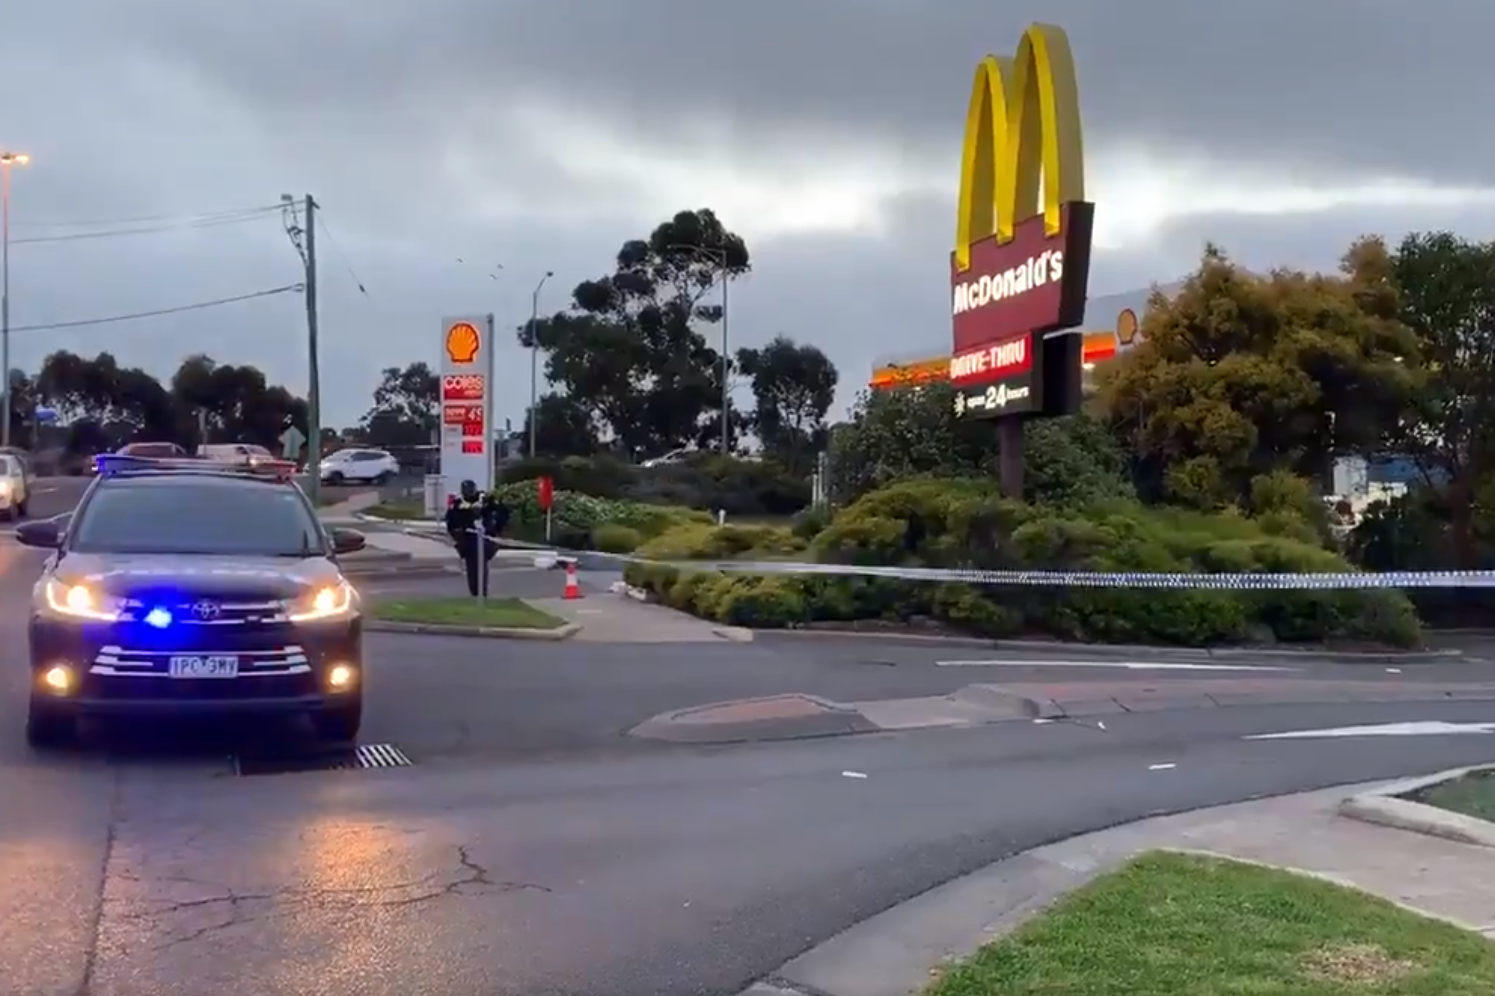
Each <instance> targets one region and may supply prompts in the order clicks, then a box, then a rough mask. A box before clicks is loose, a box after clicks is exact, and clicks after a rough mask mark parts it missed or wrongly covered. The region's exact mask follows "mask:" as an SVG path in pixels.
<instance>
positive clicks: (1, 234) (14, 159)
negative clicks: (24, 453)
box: [0, 149, 31, 446]
mask: <svg viewBox="0 0 1495 996" xmlns="http://www.w3.org/2000/svg"><path fill="white" fill-rule="evenodd" d="M30 161H31V157H30V156H28V155H27V154H26V153H24V152H7V151H6V150H4V149H0V377H3V378H4V384H3V386H0V411H4V413H5V414H4V416H3V417H0V446H9V445H10V421H11V411H10V168H11V167H12V166H25V165H26V164H27V163H29V162H30Z"/></svg>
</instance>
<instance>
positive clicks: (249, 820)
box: [0, 546, 1495, 996]
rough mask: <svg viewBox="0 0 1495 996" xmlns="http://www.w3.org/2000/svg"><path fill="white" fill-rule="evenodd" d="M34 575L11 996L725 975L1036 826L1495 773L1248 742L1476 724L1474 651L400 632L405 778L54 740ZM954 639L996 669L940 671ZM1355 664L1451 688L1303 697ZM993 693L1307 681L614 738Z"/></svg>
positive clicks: (212, 737)
mask: <svg viewBox="0 0 1495 996" xmlns="http://www.w3.org/2000/svg"><path fill="white" fill-rule="evenodd" d="M38 562H39V555H38V554H36V553H35V552H34V551H26V550H22V549H20V548H17V547H14V546H9V547H0V646H3V647H5V648H9V652H10V654H11V655H12V661H11V664H12V666H10V667H7V668H3V669H0V798H4V799H7V800H12V803H11V804H9V805H6V806H3V807H0V881H3V882H4V883H5V884H6V887H5V888H4V889H0V996H11V994H12V993H14V994H16V996H23V994H24V996H54V994H55V996H62V994H67V996H106V994H107V996H148V994H150V996H156V994H160V996H173V994H181V996H200V994H201V993H204V992H209V991H213V992H219V993H223V994H225V996H240V994H242V996H251V994H254V996H262V994H269V996H275V994H285V996H290V994H298V996H299V994H304V993H326V994H342V993H349V994H352V993H358V994H360V996H362V994H370V996H384V994H390V996H393V994H395V993H400V994H402V996H403V994H404V993H408V992H411V991H420V992H428V993H432V994H446V993H452V994H457V993H462V994H472V996H478V994H492V996H498V994H503V996H508V994H520V993H522V994H525V996H550V994H557V996H559V994H566V996H570V994H582V993H586V994H595V993H598V992H617V993H651V994H661V996H675V994H680V996H684V994H692V996H696V994H708V996H710V994H721V996H733V994H736V993H737V992H739V991H740V990H741V989H742V988H743V987H744V986H745V985H747V984H748V983H749V982H750V981H751V980H753V979H755V978H757V977H759V976H762V975H764V974H766V973H768V972H771V971H773V970H775V969H777V968H778V967H779V965H780V964H782V963H783V962H784V961H786V960H788V959H789V958H791V957H793V956H794V955H796V954H798V953H799V952H801V951H803V950H805V949H807V948H808V947H810V946H812V945H814V944H815V943H817V942H819V941H821V940H824V939H826V938H827V937H829V936H831V935H833V934H834V933H836V932H838V931H839V930H841V929H844V928H845V927H847V926H849V925H851V924H852V923H854V922H856V921H857V920H859V919H862V918H864V917H866V916H869V915H872V914H874V913H876V912H879V911H880V910H882V909H884V908H886V907H887V906H889V905H891V904H892V903H894V902H897V901H899V900H901V899H904V898H908V897H910V896H912V895H915V894H917V893H918V892H921V891H923V890H925V889H927V888H929V887H931V886H933V885H936V884H938V883H940V882H943V881H946V880H948V879H950V878H952V877H954V876H956V875H959V874H963V873H965V872H968V871H971V870H974V869H976V868H978V867H980V866H982V865H984V864H986V863H989V862H991V861H994V860H998V859H1000V858H1002V857H1005V856H1008V855H1010V854H1012V853H1014V852H1016V851H1019V850H1022V849H1024V848H1026V847H1029V846H1033V845H1036V844H1038V843H1042V842H1045V841H1049V840H1052V839H1056V838H1058V837H1062V836H1067V835H1069V834H1072V833H1077V832H1083V831H1086V830H1091V829H1096V828H1099V827H1102V826H1106V825H1110V824H1113V823H1117V822H1120V821H1124V820H1129V819H1133V818H1138V817H1142V816H1146V815H1149V814H1152V813H1157V812H1164V811H1172V810H1179V809H1186V808H1192V807H1197V806H1201V805H1209V804H1215V803H1223V802H1228V801H1235V800H1239V799H1243V798H1248V797H1252V796H1257V795H1265V794H1272V793H1278V792H1284V791H1292V790H1299V789H1306V788H1313V787H1320V786H1325V785H1330V784H1335V783H1340V782H1349V781H1360V780H1366V779H1370V778H1377V777H1392V776H1399V775H1408V774H1415V773H1421V772H1427V771H1432V770H1437V769H1440V768H1444V767H1449V766H1454V765H1459V764H1468V763H1476V762H1484V761H1491V760H1495V738H1491V737H1485V736H1478V735H1469V736H1445V737H1419V738H1389V737H1388V738H1367V739H1344V740H1322V741H1244V740H1242V739H1241V738H1242V737H1244V736H1248V735H1251V734H1257V733H1267V732H1281V731H1285V730H1292V729H1305V728H1318V727H1327V726H1342V725H1352V724H1362V723H1374V722H1389V721H1401V720H1409V719H1443V720H1450V721H1488V720H1490V719H1491V718H1492V717H1491V713H1492V711H1495V710H1492V704H1495V691H1489V692H1487V691H1483V690H1482V689H1481V687H1480V686H1482V685H1485V684H1486V683H1487V682H1488V683H1489V684H1490V685H1492V686H1495V671H1492V670H1491V666H1490V665H1485V664H1482V663H1465V664H1450V663H1441V664H1426V665H1415V666H1414V665H1407V666H1405V667H1401V668H1398V669H1397V670H1395V671H1393V670H1388V666H1387V665H1383V664H1378V663H1365V662H1362V663H1359V664H1353V665H1351V664H1345V663H1340V664H1332V663H1331V664H1317V663H1308V662H1301V661H1299V662H1296V663H1293V664H1292V665H1291V666H1292V667H1293V668H1295V670H1290V671H1274V672H1250V671H1190V670H1182V671H1176V672H1166V671H1164V672H1138V671H1131V670H1127V669H1123V668H1118V667H1116V666H1115V665H1116V664H1117V663H1118V662H1117V661H1114V660H1112V661H1107V662H1101V661H1088V662H1086V661H1084V660H1082V659H1079V658H1081V656H1082V655H1080V654H1079V653H1077V652H1076V651H1074V650H1067V649H1055V650H1054V652H1053V653H1052V654H1033V655H1023V656H1021V657H1019V656H1016V655H1007V656H1006V657H1005V658H1003V657H1001V656H1000V655H994V654H988V653H984V652H983V653H980V654H976V653H972V652H971V651H970V650H968V649H967V650H962V651H960V652H959V653H956V654H952V653H951V652H950V651H949V650H948V649H941V648H940V646H939V645H931V644H921V645H915V644H885V643H879V642H875V641H865V640H835V639H824V640H821V639H810V640H793V639H788V638H786V639H782V640H765V641H761V642H759V643H755V644H750V645H738V644H701V645H673V646H672V645H660V644H649V645H642V644H641V645H634V646H626V645H596V644H580V643H573V644H519V643H490V642H486V641H472V640H441V641H435V642H427V641H425V640H419V639H416V638H405V637H373V638H371V639H370V641H369V648H368V650H369V669H370V671H369V689H370V696H371V698H370V700H369V703H368V705H369V715H368V728H367V737H366V740H368V741H370V742H375V741H387V742H390V743H394V744H396V745H398V746H400V747H401V748H402V749H404V750H405V751H406V753H407V754H409V755H410V756H411V758H412V759H413V760H414V762H415V764H414V766H413V767H410V768H405V769H392V770H375V771H345V772H315V773H302V774H283V775H269V776H256V777H237V776H235V774H234V773H233V767H232V765H231V764H229V763H228V761H227V760H226V756H227V755H228V754H230V753H251V754H252V753H254V752H256V751H261V752H263V751H278V752H287V751H292V752H293V751H294V750H295V749H296V743H295V735H294V731H291V730H281V731H243V730H233V729H220V728H213V729H208V730H203V729H191V728H171V727H166V726H163V727H160V728H155V729H152V730H149V731H138V730H137V731H134V732H133V733H132V734H130V735H126V736H119V735H117V734H116V735H114V736H108V735H106V736H103V737H101V738H100V739H98V740H97V741H96V742H94V743H93V744H92V745H91V746H89V747H88V748H87V749H85V750H82V751H80V752H78V753H77V754H74V755H69V756H63V757H52V758H45V759H43V758H38V757H36V756H33V755H31V754H30V753H29V752H27V751H26V750H25V748H24V747H23V746H22V744H21V736H20V724H21V717H22V714H23V711H24V700H23V695H24V687H25V678H24V674H23V670H22V660H21V659H20V648H21V647H22V646H23V635H24V634H23V625H22V624H23V615H24V597H25V592H26V591H27V589H29V586H30V582H31V580H32V579H33V578H34V571H35V568H36V565H37V563H38ZM952 658H965V659H972V658H979V659H992V660H998V659H1002V660H1005V661H1007V662H1008V663H991V664H983V665H967V666H959V667H950V666H941V665H940V664H939V663H938V662H939V661H940V660H948V659H952ZM1013 661H1017V662H1018V663H1011V662H1013ZM1120 663H1125V662H1124V661H1123V662H1120ZM1078 664H1085V665H1086V666H1083V667H1081V666H1076V665H1078ZM1284 666H1286V665H1284ZM994 672H995V673H996V675H997V676H995V677H994V676H993V673H994ZM1347 679H1349V680H1351V681H1353V682H1355V683H1357V684H1365V683H1370V682H1379V683H1382V684H1383V685H1384V686H1385V687H1386V688H1387V690H1388V694H1391V693H1393V692H1395V691H1396V690H1397V689H1403V690H1409V694H1415V695H1417V696H1419V697H1422V698H1427V697H1429V696H1435V695H1437V694H1438V693H1437V692H1436V691H1429V690H1428V689H1429V688H1430V687H1431V686H1440V687H1442V688H1444V689H1446V690H1447V691H1448V692H1450V693H1456V694H1459V695H1463V696H1466V698H1465V699H1463V700H1448V699H1447V697H1446V696H1444V697H1443V700H1434V701H1412V702H1360V703H1348V704H1346V703H1335V702H1328V701H1315V700H1323V699H1326V698H1331V697H1332V694H1333V693H1332V686H1334V685H1336V684H1338V683H1342V682H1344V681H1346V680H1347ZM998 680H1000V681H1003V682H1006V683H1013V684H1020V685H1027V686H1035V687H1044V688H1052V689H1059V690H1063V691H1064V693H1065V694H1075V695H1098V694H1100V692H1101V691H1102V690H1103V691H1104V692H1105V694H1106V696H1109V697H1112V698H1113V699H1114V698H1115V697H1118V696H1119V697H1122V698H1124V699H1135V698H1137V697H1138V696H1141V695H1142V694H1143V693H1142V691H1141V690H1142V689H1145V688H1149V687H1179V686H1178V685H1175V684H1171V683H1175V682H1190V683H1196V684H1197V683H1199V682H1214V683H1218V684H1214V685H1212V686H1211V687H1214V688H1216V689H1217V690H1218V691H1219V693H1220V695H1221V696H1222V697H1228V695H1230V694H1232V691H1231V690H1232V689H1233V690H1234V693H1236V694H1247V692H1249V691H1250V690H1251V689H1256V688H1259V686H1260V683H1263V682H1270V683H1272V686H1271V687H1272V688H1273V689H1274V690H1275V694H1277V695H1279V696H1280V697H1282V698H1284V699H1286V698H1291V697H1292V696H1293V690H1294V689H1297V690H1298V692H1299V693H1300V694H1299V695H1298V697H1299V698H1301V699H1303V701H1299V702H1295V703H1293V702H1276V703H1274V704H1272V705H1269V706H1258V705H1249V706H1238V707H1235V708H1211V709H1204V708H1161V709H1155V710H1153V709H1142V710H1141V711H1134V712H1127V711H1125V710H1124V709H1116V710H1113V711H1111V712H1108V713H1107V714H1106V715H1105V716H1104V718H1103V719H1100V718H1093V719H1081V720H1079V721H1075V722H1062V723H1048V724H1033V723H1028V722H1016V723H1007V724H1000V725H996V726H990V727H984V728H979V729H973V730H947V731H918V732H907V733H899V734H876V735H869V736H859V737H854V738H845V739H837V740H821V741H796V742H785V743H775V744H756V745H739V746H734V747H710V748H702V747H666V746H660V745H644V744H642V743H639V742H636V741H632V740H629V739H626V738H625V737H624V736H623V735H622V733H623V731H624V730H625V729H626V728H627V727H628V726H630V725H632V724H633V723H635V722H637V721H639V720H640V719H643V718H644V717H646V716H647V715H650V714H652V713H655V712H659V711H662V710H664V709H667V708H676V707H680V706H686V705H693V704H699V703H701V702H705V701H714V700H720V699H725V698H734V697H738V696H743V695H763V694H774V693H781V692H788V691H801V692H811V693H814V694H820V695H825V696H827V697H831V698H838V699H843V700H850V699H867V698H883V697H901V696H907V695H917V694H930V693H933V692H938V691H944V690H950V689H953V688H955V687H959V686H960V685H962V684H966V683H970V682H972V681H998ZM1242 683H1246V684H1247V685H1249V686H1250V687H1249V688H1247V689H1246V690H1245V691H1242ZM1164 704H1165V705H1166V704H1167V703H1164ZM1160 763H1167V764H1174V765H1176V767H1173V768H1171V769H1168V770H1162V771H1157V770H1152V769H1151V766H1152V765H1155V764H1160ZM847 772H852V773H853V774H859V775H865V776H866V777H865V778H855V777H847V775H846V773H847Z"/></svg>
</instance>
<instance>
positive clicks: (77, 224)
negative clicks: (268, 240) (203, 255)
mask: <svg viewBox="0 0 1495 996" xmlns="http://www.w3.org/2000/svg"><path fill="white" fill-rule="evenodd" d="M279 208H280V205H279V204H255V205H251V206H249V207H242V208H223V209H222V210H218V211H192V212H189V213H187V214H180V213H178V214H147V215H138V216H136V217H133V218H103V219H98V220H94V221H84V220H77V219H75V220H72V221H25V220H13V221H11V223H10V224H11V227H12V228H114V227H117V226H119V225H158V224H178V223H183V222H190V221H197V220H200V219H202V218H219V217H223V216H224V215H230V214H246V213H248V212H251V211H266V212H269V211H276V210H279Z"/></svg>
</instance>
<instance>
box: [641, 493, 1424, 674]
mask: <svg viewBox="0 0 1495 996" xmlns="http://www.w3.org/2000/svg"><path fill="white" fill-rule="evenodd" d="M731 529H732V527H727V529H712V528H709V527H702V526H694V527H689V526H682V527H676V528H675V529H671V530H669V531H667V532H665V533H662V534H660V535H659V537H658V538H657V539H656V540H654V541H651V542H650V543H646V544H645V545H644V546H643V547H641V548H640V553H641V554H643V555H646V556H651V557H657V558H658V559H661V560H682V559H697V560H718V561H720V560H724V559H732V558H748V557H751V558H753V559H766V558H763V555H762V552H761V551H762V550H763V548H764V542H765V541H764V539H763V538H761V537H760V538H757V539H751V540H750V539H749V538H748V537H747V536H746V535H744V534H743V533H742V532H741V531H739V532H731V531H730V530H731ZM739 530H740V527H739ZM788 535H789V536H791V537H792V536H793V533H792V532H789V533H788ZM806 554H807V556H808V558H809V559H812V560H814V561H817V562H820V563H841V564H857V565H862V566H874V567H875V566H883V567H900V566H902V567H944V568H971V569H977V570H1048V571H1057V570H1074V571H1101V572H1121V573H1125V572H1139V573H1159V572H1178V573H1188V574H1197V573H1257V572H1266V573H1342V572H1346V571H1349V570H1351V569H1352V568H1351V567H1350V565H1349V564H1348V563H1347V562H1346V561H1345V560H1344V559H1343V558H1342V557H1340V556H1339V555H1337V554H1336V553H1333V552H1331V551H1329V550H1327V549H1324V548H1323V547H1322V546H1319V545H1317V544H1316V543H1315V542H1313V541H1312V540H1311V539H1310V540H1306V541H1305V539H1304V538H1302V537H1294V536H1290V535H1279V534H1274V533H1273V532H1271V531H1269V530H1268V529H1267V528H1264V524H1263V523H1261V522H1258V521H1255V520H1253V519H1250V518H1247V517H1245V516H1243V515H1241V514H1239V513H1225V514H1218V515H1208V514H1204V513H1199V512H1189V511H1181V510H1177V509H1152V508H1144V507H1143V506H1141V505H1139V504H1137V503H1135V502H1133V501H1129V500H1126V499H1115V500H1111V501H1107V502H1099V503H1094V504H1092V505H1090V506H1088V507H1085V508H1083V509H1077V508H1070V509H1056V508H1053V507H1045V506H1036V505H1027V504H1022V503H1018V502H1013V501H1009V500H1007V499H1004V498H1002V497H1000V495H998V494H997V493H996V488H995V485H994V484H992V483H991V482H988V481H981V480H956V481H949V480H935V479H924V480H911V481H904V482H901V483H898V484H894V485H891V486H889V487H886V488H881V489H878V490H876V491H872V492H869V493H868V494H867V495H865V496H863V497H862V498H861V499H859V500H858V501H857V502H855V503H854V504H852V505H850V506H849V507H847V508H846V509H844V510H842V511H841V512H840V513H839V514H837V515H836V516H835V517H834V519H833V520H832V521H831V522H830V524H829V525H828V526H826V527H825V528H824V529H822V530H821V531H820V532H819V533H818V534H817V535H816V536H815V537H814V539H813V540H812V541H811V543H810V545H809V549H808V551H806ZM629 580H630V583H633V584H635V585H638V586H640V587H644V588H647V589H649V590H650V591H652V592H653V593H654V594H655V595H656V596H657V597H658V598H659V599H660V600H661V601H662V602H664V603H665V604H668V605H671V606H673V607H675V608H680V609H684V610H685V611H691V612H694V613H696V614H698V615H704V616H707V617H709V618H712V619H717V620H719V621H722V622H731V623H734V624H739V625H754V626H793V625H807V624H814V623H831V622H835V623H852V624H861V625H869V624H871V625H890V624H895V625H900V626H901V625H910V624H912V625H916V626H917V625H920V624H930V625H942V626H945V627H951V628H957V629H960V630H962V631H966V632H974V633H978V634H982V635H989V636H1004V635H1010V634H1014V633H1019V632H1028V633H1043V634H1048V635H1052V636H1056V637H1060V638H1064V639H1082V640H1095V641H1106V642H1127V643H1132V642H1135V643H1169V644H1179V645H1184V646H1209V645H1213V644H1222V643H1232V642H1241V641H1249V642H1272V641H1283V642H1301V641H1366V642H1376V643H1387V644H1395V645H1411V644H1415V643H1416V642H1418V640H1419V639H1420V635H1421V633H1420V624H1419V622H1418V619H1417V615H1416V613H1415V612H1414V611H1413V609H1412V605H1411V603H1410V602H1409V601H1408V600H1407V598H1406V597H1405V596H1403V595H1402V594H1401V593H1400V592H1397V591H1393V590H1389V589H1379V590H1374V589H1373V590H1320V589H1310V590H1280V591H1279V590H1250V591H1243V590H1235V589H1161V588H1140V587H1110V588H1099V587H1097V588H1084V587H1074V586H1052V587H1042V586H1036V585H1019V584H1009V585H1001V586H998V585H976V584H961V583H937V582H925V581H906V580H901V579H897V578H891V577H841V576H834V575H813V576H807V575H796V576H789V575H767V576H756V577H749V576H724V575H722V574H719V573H715V572H710V571H706V572H701V571H691V570H682V569H678V568H662V567H639V568H637V569H634V568H630V574H629ZM755 613H756V614H757V615H756V616H755ZM729 617H730V618H729Z"/></svg>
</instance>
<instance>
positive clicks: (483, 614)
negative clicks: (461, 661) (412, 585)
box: [374, 598, 566, 629]
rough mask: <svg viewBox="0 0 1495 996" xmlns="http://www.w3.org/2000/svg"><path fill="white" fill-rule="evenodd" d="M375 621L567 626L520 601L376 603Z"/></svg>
mask: <svg viewBox="0 0 1495 996" xmlns="http://www.w3.org/2000/svg"><path fill="white" fill-rule="evenodd" d="M374 618H375V619H384V620H387V621H388V622H404V623H425V624H427V625H431V626H499V627H503V628H505V629H559V628H560V627H562V626H564V625H566V621H565V620H564V619H557V618H556V617H555V616H553V615H551V614H550V613H548V612H541V611H540V610H539V609H537V608H535V607H534V606H533V605H530V604H529V603H528V602H524V601H521V600H520V599H517V598H490V599H487V600H485V601H482V602H480V601H478V600H477V599H475V598H411V599H404V600H401V601H395V602H376V603H375V604H374Z"/></svg>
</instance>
